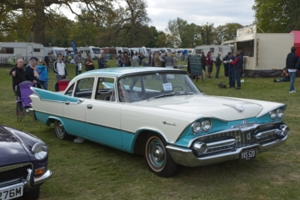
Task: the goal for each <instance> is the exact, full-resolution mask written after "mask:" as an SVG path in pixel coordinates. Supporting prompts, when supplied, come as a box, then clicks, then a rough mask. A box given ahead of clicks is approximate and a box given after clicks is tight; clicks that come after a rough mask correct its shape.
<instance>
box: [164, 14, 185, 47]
mask: <svg viewBox="0 0 300 200" xmlns="http://www.w3.org/2000/svg"><path fill="white" fill-rule="evenodd" d="M187 25H188V22H187V21H185V20H183V19H181V18H179V17H177V19H174V20H169V22H168V28H167V31H168V32H169V33H170V37H171V38H172V39H173V43H174V46H176V47H180V46H182V42H183V41H184V40H185V35H186V32H187V31H186V27H187ZM184 42H185V41H184Z"/></svg>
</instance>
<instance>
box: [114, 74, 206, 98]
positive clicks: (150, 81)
mask: <svg viewBox="0 0 300 200" xmlns="http://www.w3.org/2000/svg"><path fill="white" fill-rule="evenodd" d="M118 85H119V86H121V87H122V88H123V90H125V91H124V92H122V94H124V93H125V94H126V96H127V97H126V99H127V100H128V101H130V102H135V101H142V100H151V99H157V98H163V97H170V96H175V95H176V96H178V95H194V94H201V92H200V91H199V89H198V88H197V87H196V86H195V85H194V83H193V82H192V81H191V79H190V78H189V77H188V75H186V74H181V73H167V72H164V73H153V74H142V75H131V76H125V77H122V78H120V79H119V81H118Z"/></svg>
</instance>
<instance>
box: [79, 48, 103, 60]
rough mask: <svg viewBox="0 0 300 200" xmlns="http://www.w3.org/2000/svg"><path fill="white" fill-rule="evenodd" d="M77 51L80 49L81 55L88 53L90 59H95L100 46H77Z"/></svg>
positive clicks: (97, 56)
mask: <svg viewBox="0 0 300 200" xmlns="http://www.w3.org/2000/svg"><path fill="white" fill-rule="evenodd" d="M77 51H82V55H81V56H82V57H83V58H86V56H87V55H88V54H89V55H90V56H91V59H93V60H95V59H98V58H99V54H100V51H101V49H100V47H94V46H88V47H78V48H77Z"/></svg>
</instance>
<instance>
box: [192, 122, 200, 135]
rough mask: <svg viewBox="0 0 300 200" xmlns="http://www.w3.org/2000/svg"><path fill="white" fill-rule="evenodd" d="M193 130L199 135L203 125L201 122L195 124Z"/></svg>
mask: <svg viewBox="0 0 300 200" xmlns="http://www.w3.org/2000/svg"><path fill="white" fill-rule="evenodd" d="M192 129H193V132H194V133H195V134H198V133H199V132H200V131H201V124H200V122H198V121H197V122H194V123H193V125H192Z"/></svg>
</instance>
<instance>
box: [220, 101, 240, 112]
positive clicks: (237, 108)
mask: <svg viewBox="0 0 300 200" xmlns="http://www.w3.org/2000/svg"><path fill="white" fill-rule="evenodd" d="M223 105H225V106H229V107H231V108H234V109H236V110H237V111H239V112H243V111H244V110H245V108H244V107H243V105H242V104H236V105H232V104H225V103H224V104H223Z"/></svg>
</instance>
